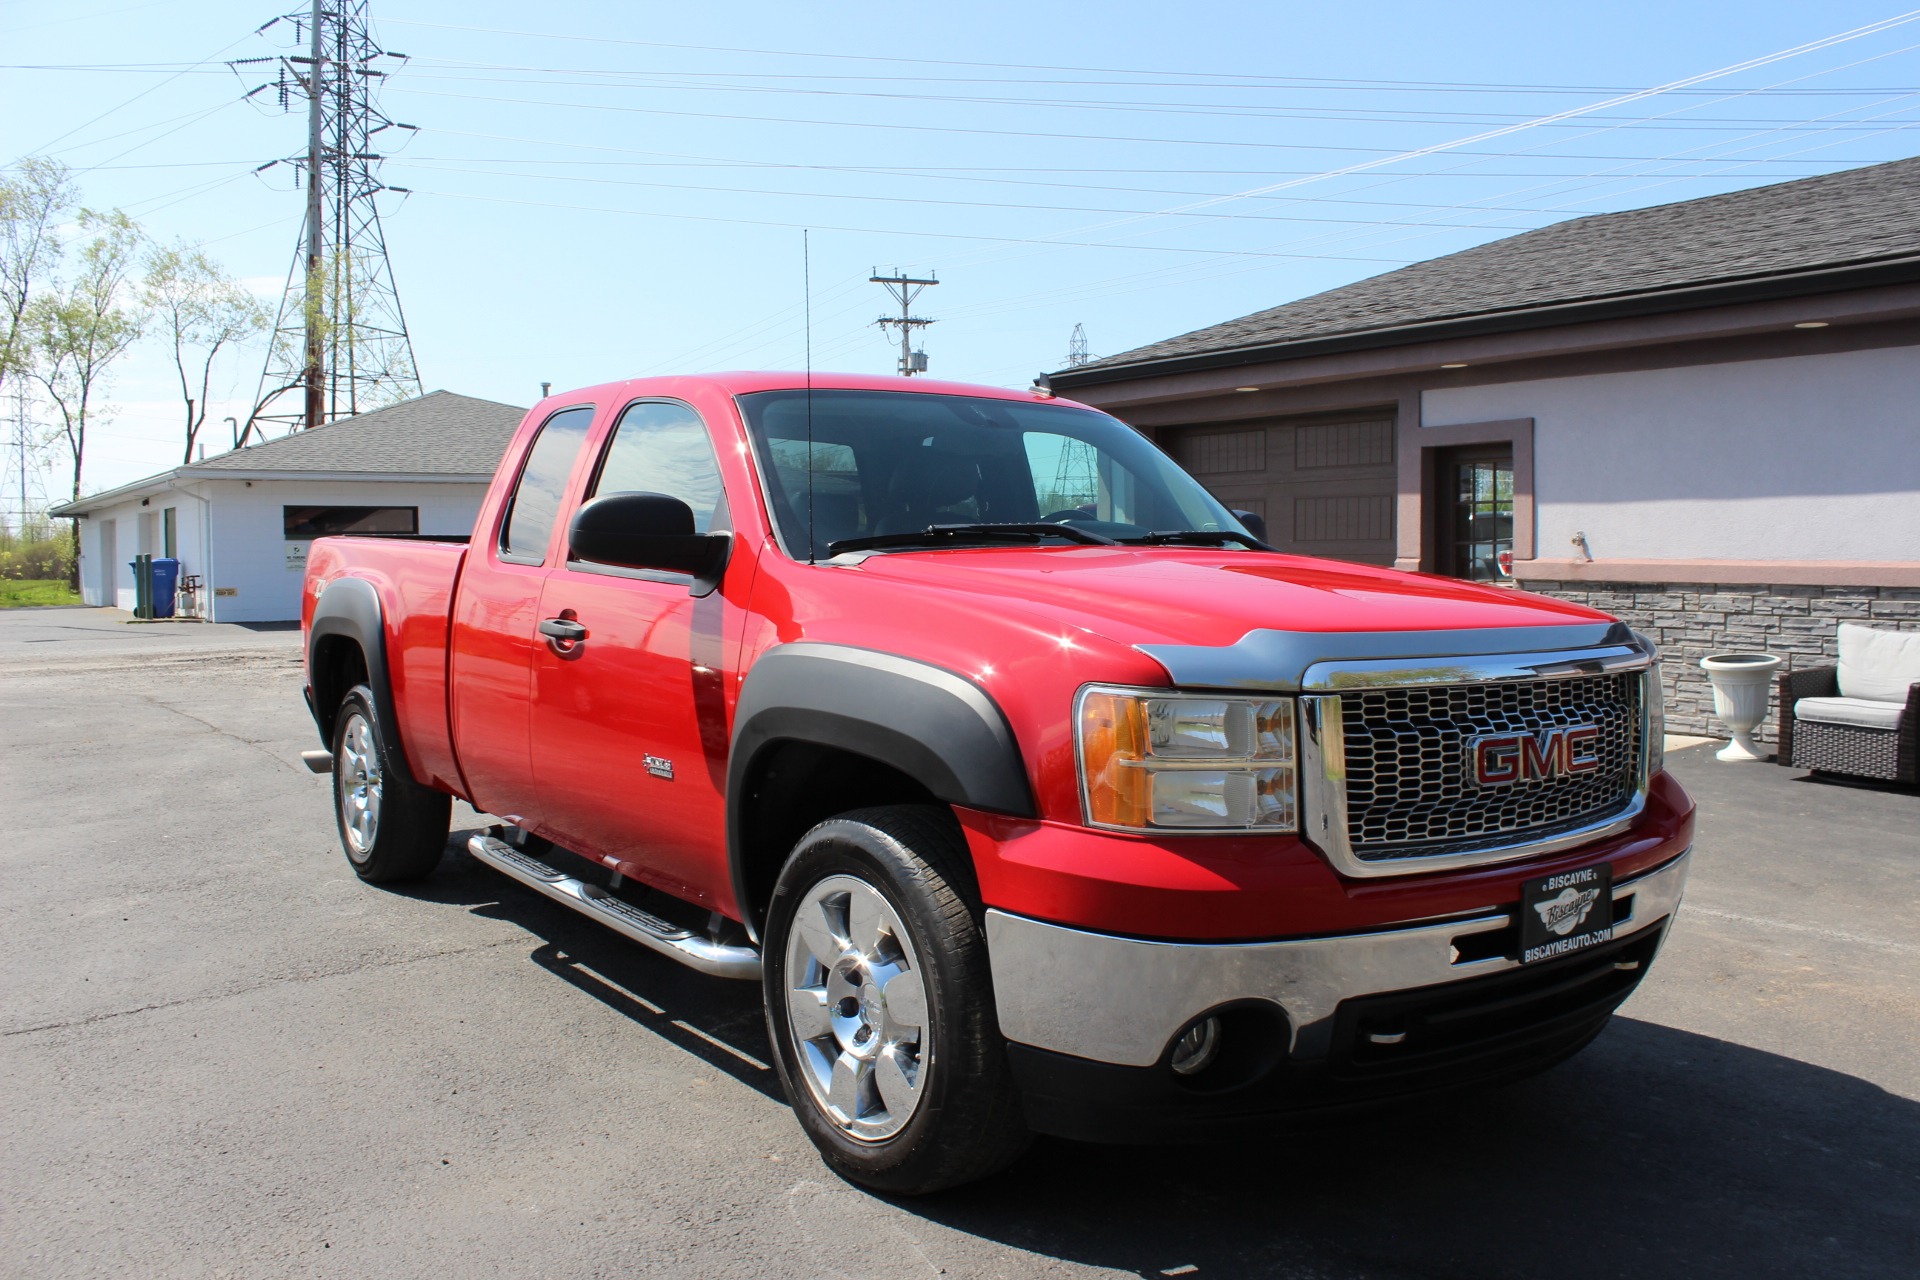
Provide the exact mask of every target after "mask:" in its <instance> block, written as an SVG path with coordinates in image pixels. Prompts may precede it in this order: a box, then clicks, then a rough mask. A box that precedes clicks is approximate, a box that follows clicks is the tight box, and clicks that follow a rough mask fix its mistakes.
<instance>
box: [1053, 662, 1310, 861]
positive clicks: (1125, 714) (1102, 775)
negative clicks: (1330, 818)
mask: <svg viewBox="0 0 1920 1280" xmlns="http://www.w3.org/2000/svg"><path fill="white" fill-rule="evenodd" d="M1075 719H1076V721H1077V725H1078V739H1079V756H1080V792H1081V796H1082V798H1083V800H1084V803H1085V808H1086V817H1087V822H1088V823H1089V824H1090V825H1092V826H1096V827H1113V828H1116V829H1118V830H1122V831H1293V830H1295V829H1297V820H1296V817H1295V799H1294V797H1295V780H1294V751H1293V741H1294V737H1293V701H1292V699H1290V698H1226V697H1219V696H1217V695H1213V694H1186V693H1180V694H1174V693H1162V692H1158V691H1148V690H1144V689H1120V688H1114V687H1111V686H1104V685H1090V686H1088V687H1087V688H1085V689H1083V690H1081V691H1080V706H1079V713H1078V715H1077V716H1076V717H1075Z"/></svg>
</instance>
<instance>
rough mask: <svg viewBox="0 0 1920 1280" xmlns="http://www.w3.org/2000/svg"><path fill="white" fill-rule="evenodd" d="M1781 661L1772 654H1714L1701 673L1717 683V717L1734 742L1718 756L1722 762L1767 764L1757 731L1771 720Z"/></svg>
mask: <svg viewBox="0 0 1920 1280" xmlns="http://www.w3.org/2000/svg"><path fill="white" fill-rule="evenodd" d="M1780 662H1781V660H1780V659H1779V658H1777V657H1775V656H1774V655H1773V654H1771V653H1712V654H1708V655H1707V656H1706V657H1704V658H1702V659H1700V669H1701V670H1702V671H1704V672H1706V673H1707V679H1709V680H1711V681H1713V714H1714V715H1715V716H1717V717H1719V720H1720V723H1721V724H1724V725H1725V726H1727V732H1728V733H1729V734H1731V735H1732V737H1733V740H1732V741H1731V742H1729V743H1727V745H1726V746H1724V747H1722V748H1721V749H1720V750H1719V751H1718V752H1717V753H1716V756H1717V758H1718V759H1721V760H1764V759H1766V758H1767V757H1766V755H1765V754H1764V753H1762V751H1761V750H1760V747H1759V746H1758V745H1757V744H1756V743H1755V742H1754V740H1753V731H1754V730H1755V729H1756V728H1758V727H1759V726H1760V725H1761V724H1762V723H1764V722H1765V721H1766V718H1767V707H1768V705H1769V704H1770V703H1771V702H1772V701H1773V673H1774V672H1775V671H1777V670H1779V669H1780Z"/></svg>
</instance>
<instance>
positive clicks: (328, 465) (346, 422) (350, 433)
mask: <svg viewBox="0 0 1920 1280" xmlns="http://www.w3.org/2000/svg"><path fill="white" fill-rule="evenodd" d="M525 415H526V410H525V409H518V408H515V407H514V406H512V405H510V404H501V403H499V402H498V401H495V400H481V399H478V398H476V397H474V396H462V395H455V394H454V393H453V392H451V391H432V392H428V393H427V394H426V395H424V396H420V397H418V398H416V399H413V400H403V401H401V402H400V403H399V404H394V405H388V406H387V407H386V408H384V409H374V410H372V411H370V412H368V413H362V414H359V415H356V416H355V417H351V418H341V419H340V420H339V421H337V422H329V423H327V424H326V425H325V426H322V427H315V428H313V429H312V430H311V431H296V432H294V433H293V434H291V435H287V436H281V437H279V438H278V439H274V440H268V441H266V442H265V443H263V444H256V445H249V446H247V447H246V448H244V449H235V450H233V451H232V452H231V453H223V454H221V455H219V456H218V457H215V458H208V459H206V460H205V461H203V462H195V463H192V464H190V465H188V466H186V467H184V468H182V470H183V471H186V472H188V473H189V474H199V475H207V476H218V475H220V474H221V473H222V472H232V471H246V472H255V471H292V472H299V471H313V472H328V473H334V474H355V473H360V474H367V475H391V474H399V475H414V476H426V475H458V476H491V475H492V474H493V471H494V468H495V467H497V466H499V465H500V458H501V455H503V454H504V453H506V451H507V443H508V441H510V440H511V439H512V438H513V433H514V430H515V429H516V428H517V427H518V426H519V425H520V419H521V418H522V417H524V416H525Z"/></svg>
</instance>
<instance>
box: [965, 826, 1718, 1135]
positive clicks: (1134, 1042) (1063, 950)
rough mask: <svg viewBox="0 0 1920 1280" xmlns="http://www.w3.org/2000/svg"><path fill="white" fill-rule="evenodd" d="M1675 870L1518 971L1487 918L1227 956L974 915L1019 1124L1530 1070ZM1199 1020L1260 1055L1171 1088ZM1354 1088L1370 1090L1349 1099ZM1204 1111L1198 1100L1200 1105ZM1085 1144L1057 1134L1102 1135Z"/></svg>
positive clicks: (1504, 933) (1682, 874) (1615, 986)
mask: <svg viewBox="0 0 1920 1280" xmlns="http://www.w3.org/2000/svg"><path fill="white" fill-rule="evenodd" d="M1689 862H1690V855H1689V854H1688V853H1682V854H1681V855H1680V856H1679V857H1677V858H1674V859H1672V860H1671V861H1668V862H1666V863H1665V864H1663V865H1661V866H1659V867H1657V868H1655V869H1653V870H1652V871H1649V872H1646V873H1643V874H1641V875H1638V876H1635V877H1633V878H1631V879H1628V880H1623V881H1621V882H1619V883H1617V884H1616V885H1615V886H1614V891H1613V894H1614V907H1615V920H1616V924H1615V927H1614V937H1613V940H1612V941H1611V942H1609V943H1606V944H1604V945H1602V946H1599V947H1595V948H1591V949H1589V950H1588V951H1585V952H1580V953H1576V954H1575V955H1572V956H1568V957H1565V958H1564V959H1562V960H1556V961H1551V962H1548V963H1545V964H1539V965H1533V966H1528V967H1526V968H1524V969H1523V968H1522V967H1521V965H1520V964H1519V962H1518V960H1517V959H1515V958H1514V957H1515V955H1516V953H1517V943H1518V931H1519V925H1518V922H1517V919H1516V917H1515V915H1514V914H1513V912H1512V911H1510V910H1502V909H1488V910H1486V911H1482V912H1477V913H1474V914H1472V915H1468V916H1456V917H1453V918H1450V919H1446V920H1438V921H1425V922H1421V923H1416V924H1410V925H1401V926H1394V927H1388V928H1383V929H1377V930H1372V931H1368V932H1364V933H1353V934H1347V935H1343V936H1339V937H1321V938H1297V939H1287V940H1283V941H1277V942H1252V943H1226V944H1220V943H1183V942H1153V941H1143V940H1140V939H1135V938H1124V937H1115V936H1113V935H1110V934H1100V933H1092V932H1088V931H1085V930H1080V929H1072V928H1066V927H1063V926H1060V925H1054V924H1047V923H1045V922H1043V921H1038V920H1031V919H1027V918H1025V917H1022V916H1016V915H1011V914H1009V913H1007V912H1003V911H999V910H989V911H988V912H987V938H988V945H989V949H990V953H991V955H992V957H993V978H994V996H995V1000H996V1002H997V1004H998V1007H999V1016H1000V1028H1001V1031H1002V1033H1003V1034H1004V1035H1005V1036H1006V1037H1007V1039H1008V1040H1009V1041H1011V1042H1012V1049H1013V1055H1014V1061H1015V1065H1016V1069H1017V1070H1018V1071H1019V1073H1020V1075H1021V1077H1022V1080H1023V1085H1024V1086H1025V1087H1027V1089H1028V1093H1029V1098H1028V1104H1029V1113H1030V1116H1032V1118H1033V1119H1034V1120H1035V1121H1036V1123H1037V1125H1038V1127H1040V1128H1043V1129H1048V1130H1051V1131H1054V1132H1061V1131H1063V1126H1062V1125H1061V1124H1060V1123H1057V1122H1050V1121H1049V1120H1048V1119H1047V1118H1046V1117H1044V1116H1042V1115H1040V1114H1037V1112H1038V1111H1039V1110H1040V1108H1037V1107H1036V1105H1035V1098H1034V1096H1033V1094H1034V1093H1035V1092H1036V1090H1037V1091H1038V1092H1041V1093H1045V1094H1056V1093H1057V1094H1060V1095H1061V1096H1063V1097H1072V1096H1075V1095H1082V1096H1090V1095H1092V1094H1105V1095H1110V1096H1113V1097H1114V1098H1115V1099H1116V1100H1121V1099H1124V1098H1126V1097H1129V1096H1139V1097H1141V1098H1142V1099H1147V1098H1160V1099H1161V1101H1162V1103H1164V1105H1157V1106H1156V1108H1155V1109H1157V1110H1158V1111H1161V1112H1164V1113H1168V1114H1173V1115H1179V1116H1190V1115H1191V1114H1193V1113H1196V1111H1197V1112H1198V1113H1204V1114H1207V1115H1216V1116H1219V1115H1233V1116H1236V1117H1239V1116H1243V1115H1244V1114H1245V1113H1246V1112H1247V1111H1248V1110H1249V1108H1251V1109H1252V1110H1254V1111H1259V1112H1262V1113H1266V1112H1271V1111H1277V1110H1286V1109H1288V1107H1289V1103H1290V1101H1297V1100H1300V1099H1301V1098H1304V1097H1305V1095H1304V1094H1303V1093H1300V1091H1298V1090H1295V1091H1293V1092H1294V1093H1295V1094H1296V1095H1297V1097H1294V1098H1289V1097H1288V1096H1283V1095H1284V1094H1285V1093H1286V1092H1287V1091H1286V1090H1280V1091H1278V1092H1276V1091H1275V1089H1273V1088H1267V1089H1261V1088H1257V1087H1256V1086H1258V1085H1259V1084H1260V1083H1261V1081H1262V1080H1267V1079H1268V1078H1270V1077H1275V1076H1276V1075H1289V1074H1292V1075H1298V1073H1299V1072H1300V1071H1301V1070H1302V1069H1304V1070H1305V1071H1307V1072H1308V1073H1309V1074H1313V1073H1321V1074H1324V1073H1325V1072H1328V1071H1331V1072H1332V1073H1333V1075H1335V1076H1340V1077H1342V1078H1343V1079H1345V1080H1346V1082H1347V1084H1348V1085H1352V1086H1354V1087H1348V1088H1336V1089H1333V1090H1331V1091H1330V1092H1329V1091H1327V1090H1319V1091H1318V1092H1319V1094H1320V1096H1322V1097H1323V1098H1333V1099H1335V1100H1338V1099H1343V1098H1359V1097H1361V1096H1362V1095H1365V1096H1377V1095H1379V1094H1381V1093H1403V1094H1404V1093H1414V1092H1419V1091H1421V1090H1422V1089H1424V1088H1431V1087H1435V1086H1436V1085H1442V1084H1446V1083H1455V1082H1462V1081H1466V1080H1487V1079H1493V1078H1499V1077H1500V1076H1502V1075H1503V1074H1506V1075H1511V1074H1514V1073H1516V1072H1524V1070H1529V1069H1538V1067H1540V1066H1544V1065H1548V1064H1549V1063H1550V1062H1551V1061H1556V1060H1558V1057H1564V1056H1565V1055H1566V1054H1567V1053H1570V1052H1572V1051H1573V1050H1574V1049H1577V1048H1578V1047H1579V1046H1580V1045H1581V1044H1584V1043H1585V1042H1586V1039H1590V1038H1591V1036H1592V1035H1593V1034H1594V1033H1596V1032H1597V1031H1598V1029H1599V1027H1600V1026H1601V1025H1603V1024H1604V1022H1605V1020H1606V1017H1607V1015H1608V1014H1610V1013H1611V1012H1612V1010H1613V1008H1614V1007H1615V1006H1617V1005H1618V1004H1619V1003H1620V1001H1622V1000H1624V999H1625V998H1626V997H1627V995H1629V994H1631V992H1632V990H1633V987H1634V986H1635V985H1636V984H1637V983H1638V982H1639V980H1640V978H1641V976H1642V975H1644V973H1645V971H1646V967H1647V964H1648V962H1650V961H1651V960H1652V957H1653V953H1654V952H1655V951H1656V950H1657V949H1658V948H1659V945H1660V943H1661V940H1662V939H1663V937H1664V934H1665V930H1666V927H1667V925H1668V923H1669V922H1670V921H1671V919H1672V917H1673V915H1674V913H1675V911H1676V910H1677V909H1678V907H1679V904H1680V897H1681V894H1682V892H1683V890H1684V889H1685V886H1686V880H1687V873H1688V869H1689ZM1209 1013H1220V1014H1221V1015H1222V1016H1223V1019H1224V1020H1225V1022H1226V1025H1227V1031H1226V1037H1227V1038H1228V1039H1229V1040H1232V1039H1233V1038H1235V1037H1236V1036H1237V1037H1239V1038H1240V1039H1241V1040H1242V1041H1249V1042H1251V1041H1261V1040H1264V1041H1265V1042H1266V1044H1267V1046H1268V1047H1267V1048H1266V1049H1264V1050H1262V1049H1248V1050H1247V1051H1246V1052H1245V1053H1243V1054H1242V1055H1241V1057H1240V1058H1239V1059H1238V1060H1237V1062H1236V1063H1235V1065H1233V1066H1232V1067H1231V1068H1227V1069H1226V1075H1225V1076H1224V1077H1221V1078H1217V1079H1214V1080H1207V1079H1204V1078H1196V1079H1195V1080H1193V1081H1185V1080H1180V1079H1178V1078H1176V1077H1175V1076H1174V1075H1173V1073H1172V1071H1171V1069H1170V1067H1169V1066H1168V1065H1167V1064H1168V1060H1169V1057H1170V1053H1171V1049H1172V1045H1173V1042H1174V1040H1175V1038H1176V1037H1177V1036H1178V1035H1179V1034H1180V1033H1181V1032H1182V1031H1183V1030H1185V1029H1186V1028H1187V1027H1188V1026H1189V1025H1191V1024H1192V1023H1193V1022H1194V1020H1196V1019H1198V1018H1200V1017H1202V1016H1203V1015H1206V1014H1209ZM1409 1028H1413V1029H1414V1033H1413V1034H1409ZM1381 1037H1385V1039H1382V1038H1381ZM1396 1037H1398V1038H1396ZM1226 1056H1227V1055H1223V1059H1224V1058H1225V1057H1226ZM1206 1074H1209V1073H1203V1076H1205V1075H1206ZM1363 1080H1364V1081H1371V1082H1373V1083H1371V1084H1367V1085H1365V1087H1361V1085H1359V1084H1356V1082H1358V1081H1363ZM1269 1082H1270V1081H1269ZM1169 1090H1170V1091H1171V1092H1166V1091H1169ZM1163 1093H1164V1098H1161V1095H1162V1094H1163ZM1203 1096H1204V1097H1208V1098H1211V1099H1212V1102H1211V1103H1209V1104H1206V1105H1201V1104H1200V1102H1199V1101H1197V1100H1199V1099H1201V1098H1202V1097H1203ZM1182 1098H1188V1099H1189V1100H1191V1101H1193V1102H1194V1105H1192V1106H1189V1105H1186V1104H1184V1103H1182V1102H1181V1099H1182ZM1182 1123H1183V1124H1184V1123H1185V1121H1183V1122H1182ZM1086 1128H1087V1125H1085V1124H1078V1123H1076V1124H1070V1125H1066V1126H1064V1129H1065V1130H1068V1131H1071V1133H1072V1135H1073V1136H1101V1135H1099V1134H1089V1133H1087V1132H1084V1130H1085V1129H1086ZM1144 1136H1152V1135H1151V1134H1146V1135H1144ZM1162 1136H1164V1135H1162Z"/></svg>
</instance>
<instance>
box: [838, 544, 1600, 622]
mask: <svg viewBox="0 0 1920 1280" xmlns="http://www.w3.org/2000/svg"><path fill="white" fill-rule="evenodd" d="M857 572H860V573H864V574H871V575H873V576H875V577H880V578H885V579H887V580H889V581H894V582H899V583H902V584H913V585H915V586H919V587H923V588H933V589H936V590H944V591H949V592H963V593H967V594H970V595H976V596H978V597H979V603H978V608H979V609H980V610H981V611H983V612H985V613H988V614H990V615H991V614H994V613H1004V612H1005V611H1007V610H1008V608H1009V606H1012V607H1013V608H1016V609H1018V610H1019V611H1020V612H1022V613H1025V614H1026V615H1028V616H1029V617H1031V616H1034V615H1044V616H1050V617H1054V618H1057V619H1059V621H1061V622H1063V623H1065V624H1067V625H1070V626H1074V627H1079V628H1084V629H1085V630H1087V631H1090V632H1093V633H1095V634H1097V635H1100V636H1102V637H1104V638H1106V639H1108V640H1111V641H1113V642H1115V643H1117V644H1123V645H1142V644H1175V645H1230V644H1233V643H1235V642H1236V641H1238V640H1240V639H1241V638H1242V637H1243V636H1245V635H1246V634H1247V633H1248V632H1249V631H1253V630H1256V629H1260V628H1271V629H1274V630H1281V631H1318V632H1340V631H1389V632H1397V631H1441V630H1454V629H1467V628H1472V629H1480V628H1493V627H1541V626H1567V625H1570V624H1580V623H1592V622H1606V621H1609V620H1610V619H1608V617H1607V615H1605V614H1602V613H1599V612H1596V611H1595V610H1592V609H1588V608H1585V607H1583V606H1581V605H1575V604H1569V603H1567V602H1565V601H1562V600H1554V599H1550V598H1548V597H1545V596H1536V595H1528V594H1525V593H1522V592H1517V591H1514V590H1511V589H1509V588H1505V587H1486V586H1477V585H1475V584H1473V583H1469V582H1462V581H1460V580H1458V579H1454V578H1440V577H1435V576H1432V575H1430V574H1416V573H1399V572H1396V571H1394V570H1391V569H1376V568H1372V567H1369V566H1366V565H1355V564H1348V563H1345V562H1342V561H1334V560H1316V559H1312V558H1309V557H1306V556H1291V555H1278V554H1273V553H1269V552H1253V551H1237V550H1215V549H1212V548H1201V549H1193V548H1174V547H1059V548H1051V547H1049V548H1033V547H1011V548H992V549H967V550H954V551H918V550H916V551H908V552H888V553H884V554H878V555H872V556H869V557H867V558H866V559H865V560H864V561H862V562H861V563H860V565H859V566H858V569H857Z"/></svg>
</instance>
